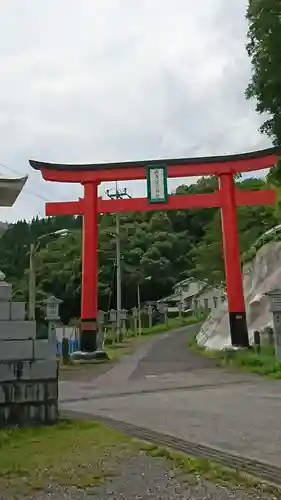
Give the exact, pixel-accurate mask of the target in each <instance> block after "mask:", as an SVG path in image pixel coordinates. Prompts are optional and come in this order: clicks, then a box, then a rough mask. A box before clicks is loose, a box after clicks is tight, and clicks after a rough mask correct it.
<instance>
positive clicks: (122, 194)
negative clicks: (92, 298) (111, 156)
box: [106, 181, 132, 341]
mask: <svg viewBox="0 0 281 500" xmlns="http://www.w3.org/2000/svg"><path fill="white" fill-rule="evenodd" d="M106 194H107V196H108V197H109V198H110V199H111V200H120V199H123V198H132V197H131V196H130V195H129V193H127V189H126V188H124V189H123V190H122V191H121V190H119V189H118V183H117V181H116V186H115V191H114V192H110V190H109V189H107V190H106ZM115 220H116V233H115V237H116V314H117V317H116V337H117V341H118V340H119V339H120V333H121V320H120V311H121V309H122V272H121V235H120V215H119V213H116V214H115Z"/></svg>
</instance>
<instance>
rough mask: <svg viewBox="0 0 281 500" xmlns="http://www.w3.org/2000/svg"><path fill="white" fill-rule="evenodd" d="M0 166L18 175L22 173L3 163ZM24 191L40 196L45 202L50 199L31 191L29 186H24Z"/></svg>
mask: <svg viewBox="0 0 281 500" xmlns="http://www.w3.org/2000/svg"><path fill="white" fill-rule="evenodd" d="M0 167H3V168H5V169H6V170H8V171H9V172H13V173H14V174H16V175H20V176H22V174H21V173H20V172H18V171H17V170H15V169H14V168H11V167H8V166H7V165H4V163H0ZM25 191H26V192H27V193H29V194H31V195H32V196H36V197H37V198H40V199H41V200H43V201H45V202H49V201H51V200H48V199H47V198H46V197H44V196H42V195H41V194H39V193H36V191H32V190H30V189H29V188H26V189H25Z"/></svg>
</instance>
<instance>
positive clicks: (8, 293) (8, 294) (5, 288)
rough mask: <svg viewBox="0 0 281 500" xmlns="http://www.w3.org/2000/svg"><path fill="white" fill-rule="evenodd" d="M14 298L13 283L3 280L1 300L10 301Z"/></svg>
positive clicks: (0, 293) (0, 286)
mask: <svg viewBox="0 0 281 500" xmlns="http://www.w3.org/2000/svg"><path fill="white" fill-rule="evenodd" d="M11 298H12V285H10V284H9V283H6V282H5V281H3V282H2V283H0V300H5V301H9V300H11Z"/></svg>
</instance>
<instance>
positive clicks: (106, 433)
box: [0, 420, 280, 498]
mask: <svg viewBox="0 0 281 500" xmlns="http://www.w3.org/2000/svg"><path fill="white" fill-rule="evenodd" d="M143 453H144V454H146V455H147V456H149V457H151V458H159V459H164V460H168V461H169V464H168V467H169V468H172V469H174V470H175V472H176V473H178V474H180V475H181V477H182V478H183V480H184V481H185V480H186V481H187V482H188V483H189V484H190V483H191V482H192V481H196V480H198V479H200V477H204V478H205V479H208V480H210V481H212V482H215V483H223V484H224V485H225V486H229V485H230V483H231V484H234V485H236V486H237V485H239V486H243V487H247V489H249V488H251V489H253V488H255V489H257V488H258V489H259V490H260V489H261V488H262V486H261V485H260V483H258V481H255V480H254V479H252V478H249V477H246V476H245V475H244V474H243V473H240V472H239V471H235V470H232V469H228V468H226V467H222V466H221V465H219V464H216V463H212V462H210V461H208V460H200V459H197V458H192V457H188V456H186V455H185V454H183V453H178V452H175V451H173V450H171V449H169V448H166V447H160V446H158V445H155V444H151V443H147V442H142V441H140V440H138V439H134V438H131V437H129V436H126V435H123V434H121V433H120V432H118V431H115V430H113V429H111V428H109V427H107V426H105V425H104V424H102V423H100V422H93V421H91V422H88V421H84V420H83V421H62V422H60V423H59V424H57V425H56V426H53V427H42V428H27V429H14V430H2V431H0V496H1V494H3V493H5V495H6V496H9V495H17V494H19V493H20V495H21V496H22V497H24V495H26V496H28V497H29V498H30V496H31V495H32V493H34V491H40V490H41V491H42V490H45V489H47V488H48V486H50V485H53V486H66V487H71V486H76V487H78V488H81V489H87V488H92V487H94V486H98V485H99V484H101V483H102V482H104V481H105V480H106V479H107V478H110V477H113V476H115V475H118V474H119V473H120V471H121V470H122V460H130V458H131V457H132V456H136V455H138V454H143ZM136 472H137V471H136ZM268 488H269V487H267V490H266V491H268V492H269V491H270V492H272V491H273V489H271V490H269V489H268ZM277 491H278V492H279V493H280V491H279V490H276V489H274V492H277ZM278 498H280V497H278Z"/></svg>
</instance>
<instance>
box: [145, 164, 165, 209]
mask: <svg viewBox="0 0 281 500" xmlns="http://www.w3.org/2000/svg"><path fill="white" fill-rule="evenodd" d="M147 197H148V201H149V203H167V201H168V181H167V168H166V167H165V165H159V166H158V167H154V166H151V167H147Z"/></svg>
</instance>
